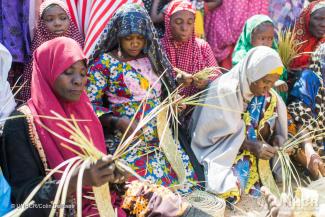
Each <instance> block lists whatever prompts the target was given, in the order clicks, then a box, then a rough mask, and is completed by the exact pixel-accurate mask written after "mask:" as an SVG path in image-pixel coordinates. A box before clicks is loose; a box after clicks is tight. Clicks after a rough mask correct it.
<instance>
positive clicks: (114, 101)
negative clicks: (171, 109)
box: [87, 53, 196, 192]
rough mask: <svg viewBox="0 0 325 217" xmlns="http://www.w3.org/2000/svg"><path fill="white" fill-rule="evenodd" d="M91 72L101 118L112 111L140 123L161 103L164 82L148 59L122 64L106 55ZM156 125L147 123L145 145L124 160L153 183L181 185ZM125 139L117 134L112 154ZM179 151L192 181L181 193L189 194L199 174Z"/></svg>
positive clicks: (92, 92) (93, 98)
mask: <svg viewBox="0 0 325 217" xmlns="http://www.w3.org/2000/svg"><path fill="white" fill-rule="evenodd" d="M88 73H89V75H88V76H89V82H88V85H87V92H88V96H89V98H90V101H91V102H92V104H93V106H94V109H95V111H96V113H97V115H98V116H101V115H103V114H105V113H107V112H112V113H113V115H114V116H117V117H127V118H129V119H131V118H132V117H133V116H134V115H136V120H139V119H140V116H141V115H142V113H143V112H144V114H148V113H149V112H150V111H151V110H152V109H153V108H154V107H155V106H157V105H158V104H159V103H160V95H161V83H160V82H159V81H158V76H157V75H156V74H155V73H154V72H153V70H152V67H151V63H150V61H149V59H148V58H147V57H144V58H139V59H136V60H132V61H129V62H121V61H119V60H117V59H116V58H114V57H113V56H111V55H110V54H108V53H104V54H102V55H101V56H99V58H97V59H95V61H94V64H92V65H91V66H90V68H89V72H88ZM150 87H152V91H151V92H150V93H149V97H148V100H147V102H146V103H145V104H144V105H143V106H142V108H140V110H139V112H138V113H137V112H136V111H137V109H138V108H139V106H140V104H141V100H142V99H143V98H145V97H146V96H147V94H148V93H147V91H148V89H149V88H150ZM105 98H106V99H107V101H108V102H109V103H108V104H109V105H108V106H106V107H104V106H103V99H105ZM156 125H157V121H156V120H155V119H154V120H152V121H150V122H149V123H148V124H147V126H146V128H145V129H144V130H143V132H144V133H143V135H142V136H141V138H140V139H141V144H140V145H138V146H137V147H136V148H130V150H129V151H128V152H127V153H126V154H125V156H124V160H126V161H127V162H128V163H129V165H130V166H131V167H132V168H133V169H134V170H135V171H136V172H137V173H138V174H139V175H141V176H142V177H145V178H146V179H148V180H150V181H152V182H153V183H156V184H159V185H164V186H173V185H177V184H178V180H177V176H176V173H175V172H174V171H173V169H172V168H171V165H170V164H169V162H168V160H167V158H166V156H165V155H164V153H163V152H162V151H161V150H160V149H159V137H158V133H157V126H156ZM121 136H122V135H121V132H119V131H115V132H114V142H113V143H114V144H113V146H110V147H109V150H110V152H111V153H112V152H114V149H116V147H117V145H118V144H119V143H120V139H121ZM178 150H179V153H180V155H181V157H182V160H183V164H184V166H185V169H186V176H187V181H188V182H187V183H186V184H185V185H184V186H183V187H182V188H181V192H189V191H190V189H191V187H192V186H193V185H194V183H195V179H196V178H195V173H194V171H193V167H192V165H191V163H190V160H189V157H188V155H187V154H186V153H185V152H184V150H183V149H182V148H181V147H180V146H179V147H178ZM131 180H132V178H131ZM131 180H130V181H131Z"/></svg>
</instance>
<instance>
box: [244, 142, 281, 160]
mask: <svg viewBox="0 0 325 217" xmlns="http://www.w3.org/2000/svg"><path fill="white" fill-rule="evenodd" d="M243 148H244V149H247V150H248V151H250V152H252V154H254V155H255V156H256V157H257V158H260V159H263V160H270V159H271V158H272V157H274V156H275V154H276V153H277V148H276V147H272V146H271V145H269V144H267V143H265V142H260V141H257V142H253V141H248V140H245V142H244V147H243Z"/></svg>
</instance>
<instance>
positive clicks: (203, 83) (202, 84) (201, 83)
mask: <svg viewBox="0 0 325 217" xmlns="http://www.w3.org/2000/svg"><path fill="white" fill-rule="evenodd" d="M193 83H194V86H195V87H196V88H197V89H199V90H203V89H205V88H207V87H208V85H209V79H206V80H205V79H198V78H195V77H193Z"/></svg>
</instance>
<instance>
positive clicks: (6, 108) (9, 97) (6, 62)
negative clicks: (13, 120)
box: [0, 43, 16, 128]
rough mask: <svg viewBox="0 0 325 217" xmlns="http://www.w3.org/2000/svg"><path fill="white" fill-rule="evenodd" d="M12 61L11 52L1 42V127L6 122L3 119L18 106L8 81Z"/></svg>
mask: <svg viewBox="0 0 325 217" xmlns="http://www.w3.org/2000/svg"><path fill="white" fill-rule="evenodd" d="M11 62H12V56H11V54H10V52H9V51H8V50H7V48H5V47H4V46H3V45H2V44H1V43H0V128H1V126H2V125H3V124H4V121H1V120H2V119H4V118H6V117H8V116H9V115H10V113H11V112H12V111H13V110H14V109H15V107H16V103H15V99H14V96H13V94H12V92H11V89H10V85H9V82H8V81H7V78H8V73H9V70H10V67H11Z"/></svg>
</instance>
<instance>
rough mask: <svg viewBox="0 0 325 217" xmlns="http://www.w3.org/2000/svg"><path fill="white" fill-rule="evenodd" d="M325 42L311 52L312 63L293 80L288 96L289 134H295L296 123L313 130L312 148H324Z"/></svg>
mask: <svg viewBox="0 0 325 217" xmlns="http://www.w3.org/2000/svg"><path fill="white" fill-rule="evenodd" d="M324 54H325V44H321V45H320V46H319V47H318V48H317V49H316V51H315V52H314V53H313V54H312V64H311V65H310V67H309V68H308V69H305V70H303V71H302V72H301V75H300V76H299V78H298V80H297V81H296V82H295V84H294V86H293V88H292V90H291V92H290V98H289V104H288V113H289V114H290V117H291V122H290V123H289V127H290V128H289V129H290V131H289V132H290V134H291V135H292V136H295V135H296V133H297V131H298V130H299V129H297V126H296V125H300V126H305V127H306V128H307V130H309V131H310V132H314V133H313V134H314V139H313V140H314V142H313V145H314V149H315V150H319V149H324V148H325V137H324V136H323V135H322V134H323V132H324V131H323V130H322V129H324V127H325V115H324V114H325V113H324V112H325V111H324V108H325V85H324V78H325V73H324V69H325V65H324V59H325V57H324Z"/></svg>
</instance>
